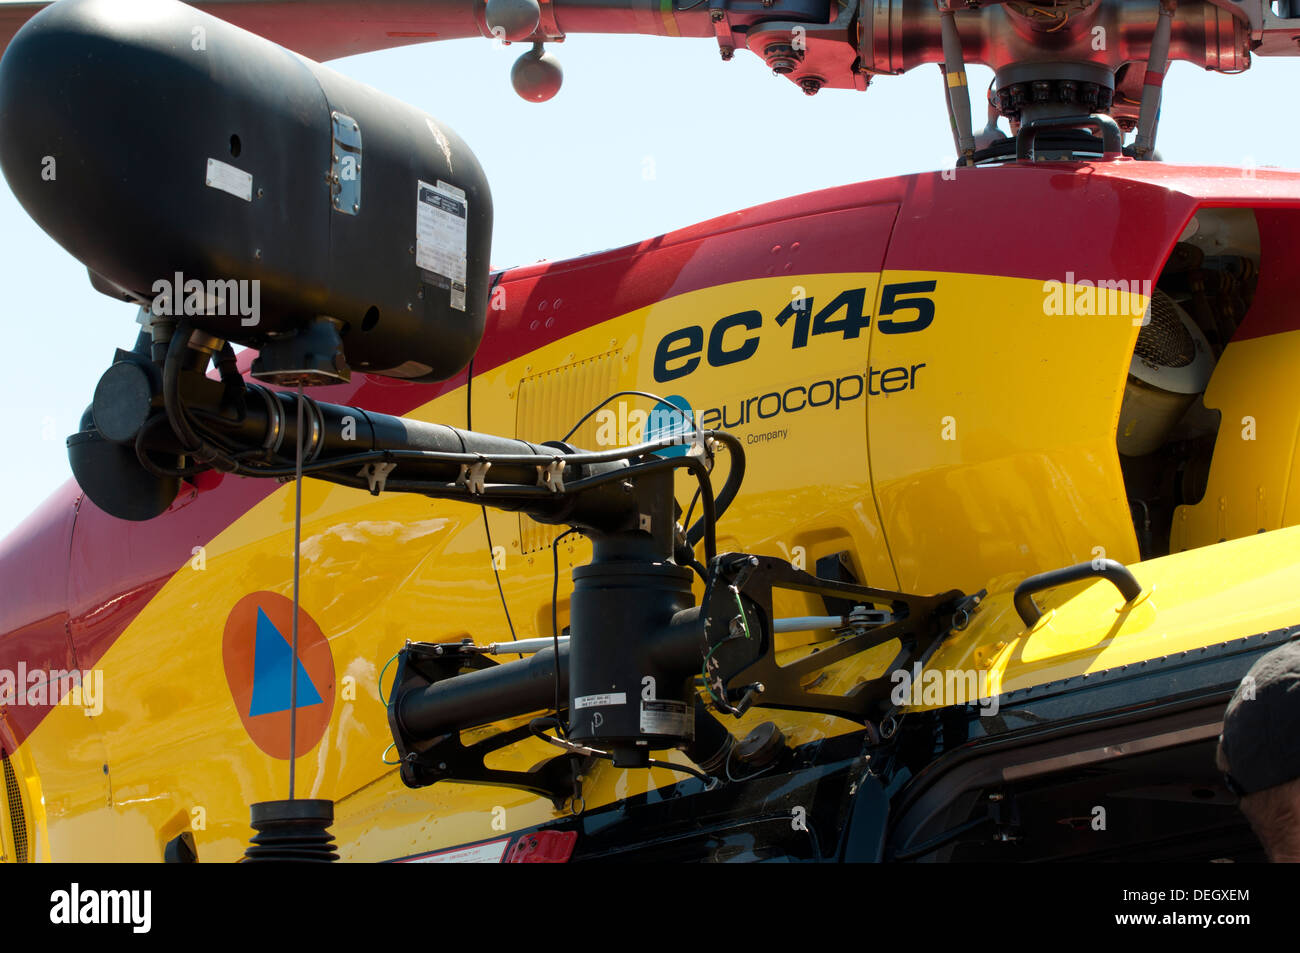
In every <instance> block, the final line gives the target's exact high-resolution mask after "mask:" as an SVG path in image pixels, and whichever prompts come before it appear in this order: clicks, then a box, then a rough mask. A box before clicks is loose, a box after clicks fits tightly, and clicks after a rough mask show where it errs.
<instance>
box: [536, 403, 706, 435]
mask: <svg viewBox="0 0 1300 953" xmlns="http://www.w3.org/2000/svg"><path fill="white" fill-rule="evenodd" d="M615 397H644V398H646V399H647V400H657V401H659V403H661V404H667V405H668V406H669V407H670V408H672V409H673V410H675V411H677V413H678V415H680V416H681V418H682V420H684V421H686V422H687V423H688V424H690V425H691V429H690V432H691V433H694V432H695V421H694V420H692V419H691V418H690V417H688V416H687V415H686V411H684V410H682V409H681V408H680V407H678V406H677V405H676V404H674V403H673V402H672V401H670V400H668V398H666V397H660V396H659V395H658V394H651V393H650V392H649V391H644V390H620V391H615V392H614V393H612V394H610V395H609V396H608V397H606V398H605V399H604V400H602V401H601V402H600V403H599V404H597V405H596V406H595V407H593V408H591V410H589V411H587V412H586V413H585V414H583V415H582V417H581V418H579V420H578V422H577V423H576V424H574V425H573V427H572V428H571V429H570V430H569V432H568V433H566V434H565V435H564V436H563V437H561V438H560V443H564V442H566V441H567V440H568V439H569V438H570V437H572V436H573V435H574V434H575V433H577V432H578V428H579V427H581V426H582V425H583V424H585V423H586V422H587V421H588V420H589V419H590V418H591V415H592V414H594V413H596V412H597V411H598V410H600V408H602V407H604V406H605V405H606V404H608V403H609V402H610V401H611V400H613V399H614V398H615ZM674 436H676V437H684V436H686V434H684V433H681V434H675V435H674Z"/></svg>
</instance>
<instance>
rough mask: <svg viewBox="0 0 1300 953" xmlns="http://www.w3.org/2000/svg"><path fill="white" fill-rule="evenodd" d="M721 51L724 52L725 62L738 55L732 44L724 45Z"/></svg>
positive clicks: (723, 60)
mask: <svg viewBox="0 0 1300 953" xmlns="http://www.w3.org/2000/svg"><path fill="white" fill-rule="evenodd" d="M719 52H720V53H722V62H724V63H727V62H730V61H731V59H732V57H734V56H735V55H736V51H735V50H734V49H733V48H732V47H730V46H724V47H722V48H721V49H720V50H719Z"/></svg>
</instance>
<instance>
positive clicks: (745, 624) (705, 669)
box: [700, 586, 753, 705]
mask: <svg viewBox="0 0 1300 953" xmlns="http://www.w3.org/2000/svg"><path fill="white" fill-rule="evenodd" d="M731 591H732V594H733V595H735V597H736V608H737V609H738V610H739V611H740V625H741V627H742V628H744V630H745V638H747V639H752V638H753V636H752V635H750V634H749V619H748V618H747V617H746V616H745V604H744V603H743V602H741V601H740V590H738V589H736V587H735V586H732V587H731ZM733 638H735V636H729V637H727V638H725V639H723V640H722V641H721V642H719V643H718V644H717V645H715V646H713V648H711V649H709V654H708V655H706V656H704V664H703V665H702V666H701V667H700V677H701V678H703V679H704V688H705V690H707V691H708V693H709V697H710V698H711V699H713V701H714V703H715V704H718V705H721V704H722V702H721V701H720V700H719V699H718V696H717V695H715V694H713V685H712V684H710V682H709V659H711V658H713V653H714V652H716V651H718V649H720V648H722V646H724V645H726V644H727V643H728V642H730V641H731V640H732V639H733Z"/></svg>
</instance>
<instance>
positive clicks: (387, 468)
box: [357, 463, 397, 496]
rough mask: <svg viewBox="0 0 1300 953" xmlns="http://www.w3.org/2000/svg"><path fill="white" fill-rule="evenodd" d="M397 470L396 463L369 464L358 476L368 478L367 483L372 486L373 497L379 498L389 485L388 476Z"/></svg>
mask: <svg viewBox="0 0 1300 953" xmlns="http://www.w3.org/2000/svg"><path fill="white" fill-rule="evenodd" d="M396 469H397V464H396V463H367V464H366V465H365V466H364V467H362V468H361V472H359V473H358V474H357V476H363V477H365V478H366V482H367V483H369V484H370V495H371V496H378V495H379V494H380V493H383V492H384V486H385V485H386V484H387V483H388V474H390V473H392V472H393V471H394V470H396Z"/></svg>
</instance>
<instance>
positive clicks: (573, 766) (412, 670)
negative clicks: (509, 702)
mask: <svg viewBox="0 0 1300 953" xmlns="http://www.w3.org/2000/svg"><path fill="white" fill-rule="evenodd" d="M496 664H497V663H496V662H493V661H492V660H491V659H488V658H485V657H484V656H483V655H482V654H481V650H480V648H479V647H477V646H474V645H468V644H466V643H463V642H462V643H442V644H440V645H435V644H431V643H427V642H409V643H407V645H406V647H405V648H404V649H402V651H401V653H400V654H399V656H398V665H397V674H396V675H395V676H394V678H393V688H392V690H391V693H390V695H389V701H388V722H389V728H390V730H391V731H392V732H393V741H394V744H395V745H396V747H397V753H398V755H399V758H400V760H399V762H398V763H400V765H401V768H400V772H399V773H400V776H401V779H402V783H403V784H405V785H406V786H407V787H410V788H422V787H427V786H428V785H430V784H436V783H438V782H439V781H454V782H456V783H459V784H488V785H498V786H502V787H509V788H516V789H518V790H521V791H529V792H531V793H533V794H540V795H542V796H543V797H547V798H550V800H551V803H552V804H553V805H555V808H556V810H562V809H563V808H564V806H565V805H566V804H567V803H568V802H569V799H570V797H571V796H572V794H573V791H574V785H575V782H576V779H577V776H578V775H581V774H582V773H583V769H584V767H586V762H585V761H584V759H582V758H577V757H574V756H573V755H571V754H561V755H559V756H558V757H554V758H550V759H549V760H546V761H542V762H540V763H539V764H537V765H535V766H534V767H533V768H532V769H530V770H528V771H505V770H498V769H495V768H489V767H487V765H486V764H485V762H486V760H487V759H488V757H489V756H490V755H491V754H492V753H493V752H496V751H500V750H501V749H502V748H507V747H509V746H510V745H513V744H517V743H519V742H520V741H524V740H526V739H527V738H531V737H533V733H532V729H531V727H530V726H529V725H520V726H518V727H515V728H511V729H507V730H505V731H501V732H498V733H497V734H494V735H488V736H487V737H486V738H481V739H480V740H478V741H475V742H473V743H472V744H465V743H464V742H462V740H461V735H460V732H459V731H450V732H447V733H446V734H442V735H439V736H438V737H436V738H432V739H430V740H428V741H424V742H414V741H412V740H411V739H409V738H408V737H407V736H406V734H405V732H404V731H402V729H401V725H400V722H399V720H398V718H397V714H396V708H395V702H396V700H397V699H400V698H402V697H403V696H405V695H406V694H407V693H409V692H410V691H413V690H418V689H423V688H426V687H428V686H430V685H433V684H436V683H438V682H441V681H444V680H446V679H449V678H454V677H455V676H456V675H458V674H461V673H463V672H464V671H465V670H467V669H468V670H477V669H486V668H493V667H495V666H496Z"/></svg>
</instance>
